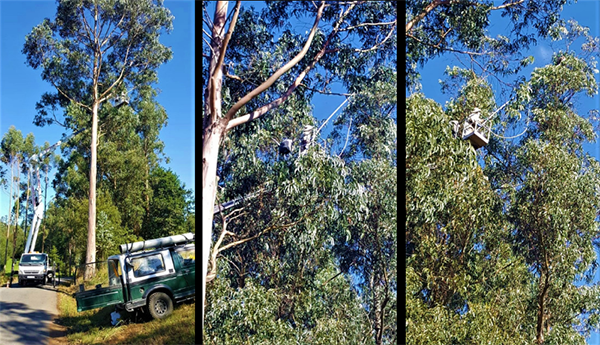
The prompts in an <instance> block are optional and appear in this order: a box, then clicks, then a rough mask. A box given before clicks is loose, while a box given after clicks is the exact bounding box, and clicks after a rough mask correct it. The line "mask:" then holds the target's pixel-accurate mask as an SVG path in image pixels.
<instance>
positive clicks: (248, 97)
mask: <svg viewBox="0 0 600 345" xmlns="http://www.w3.org/2000/svg"><path fill="white" fill-rule="evenodd" d="M356 4H357V3H353V4H351V5H350V7H348V9H347V10H346V11H345V12H343V13H342V15H341V16H340V18H339V20H338V21H337V22H336V24H335V25H334V27H333V30H332V31H331V33H330V34H329V36H328V37H327V41H326V42H325V43H324V44H323V48H321V51H319V53H317V55H316V56H315V58H314V60H313V61H312V62H311V63H310V64H309V65H308V66H307V67H306V68H305V69H304V70H303V71H302V73H300V74H299V75H298V77H297V78H296V79H295V80H294V82H293V83H292V84H291V85H290V86H289V87H288V90H287V91H286V93H285V94H284V95H283V96H282V97H280V98H278V99H276V100H275V101H273V102H271V103H269V104H267V105H264V106H262V107H260V108H258V109H256V110H255V111H254V112H252V113H251V114H247V115H243V116H240V117H238V118H235V119H232V118H233V116H234V115H235V113H236V112H237V111H238V110H239V108H241V107H242V106H243V105H244V104H246V103H247V102H249V101H250V100H251V99H252V98H254V97H255V96H256V95H258V94H260V93H261V92H262V91H264V90H266V89H267V88H268V87H270V86H271V85H272V84H273V83H274V82H275V80H277V79H278V78H279V76H281V75H282V74H283V73H285V72H287V71H288V70H289V69H290V68H292V67H293V66H294V65H295V64H296V63H298V62H299V61H300V60H301V59H302V58H303V57H304V55H305V54H306V52H307V51H308V48H309V47H310V43H311V41H312V39H313V37H314V34H315V31H316V28H317V26H318V24H319V20H320V18H321V15H322V12H323V8H324V6H325V3H324V2H322V3H321V7H320V8H319V11H318V12H317V17H316V18H315V24H314V26H313V28H312V30H311V32H310V34H309V37H308V39H307V42H306V43H305V46H304V48H303V49H302V51H300V53H299V54H298V55H296V57H294V59H292V60H291V61H290V62H288V63H287V64H286V65H285V66H283V67H282V68H280V69H279V70H278V71H277V72H275V74H273V75H272V76H271V77H270V78H269V79H267V81H265V82H264V83H262V84H261V85H260V86H259V87H258V88H256V89H254V90H253V91H252V92H250V93H249V94H247V95H246V96H244V97H243V98H242V99H241V100H240V101H238V103H236V104H235V105H234V106H233V107H232V108H231V109H229V111H228V112H227V114H226V115H225V118H226V119H227V127H226V129H225V130H226V131H228V130H230V129H232V128H234V127H235V126H238V125H240V124H242V123H246V122H248V121H251V120H253V119H255V118H258V117H260V116H262V115H264V114H265V113H267V112H268V111H269V110H271V109H273V108H275V107H277V106H279V105H281V104H282V103H283V102H285V101H286V100H287V99H288V97H289V96H290V95H291V94H292V92H293V91H294V90H295V89H296V87H298V85H300V83H301V82H302V79H304V77H305V76H306V74H307V73H308V72H309V71H310V70H311V69H312V68H313V67H314V66H315V65H316V63H317V62H318V61H319V60H320V59H321V58H322V57H323V55H324V54H325V52H326V51H327V47H328V46H329V42H330V41H331V39H332V38H333V37H334V36H335V35H336V34H337V32H338V30H339V26H340V24H341V23H342V21H343V19H344V18H345V17H346V16H347V15H348V13H350V11H351V10H352V8H353V7H354V6H355V5H356ZM238 105H239V106H238ZM236 106H237V107H236Z"/></svg>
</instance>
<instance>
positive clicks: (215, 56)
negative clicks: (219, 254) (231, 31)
mask: <svg viewBox="0 0 600 345" xmlns="http://www.w3.org/2000/svg"><path fill="white" fill-rule="evenodd" d="M227 7H228V2H227V1H219V2H218V3H217V6H216V8H215V16H214V21H213V23H214V25H213V28H212V42H211V46H212V50H211V51H212V52H213V53H211V57H210V66H209V75H210V76H211V79H210V80H209V82H208V90H207V93H206V99H205V103H206V108H205V113H204V118H203V119H202V129H203V132H202V272H201V274H202V275H201V276H200V277H201V279H202V289H201V298H200V300H201V301H202V318H201V322H202V325H204V306H205V305H206V275H207V273H208V258H209V256H210V253H209V252H210V243H211V240H212V223H213V206H214V202H215V196H216V191H217V183H216V178H217V158H218V157H219V143H220V141H221V136H222V135H223V133H224V131H225V127H226V124H225V126H224V125H223V124H221V122H220V121H221V100H222V97H221V86H222V83H223V72H222V71H221V70H216V68H217V65H218V61H219V56H220V52H221V44H222V42H223V37H224V36H225V21H226V19H227Z"/></svg>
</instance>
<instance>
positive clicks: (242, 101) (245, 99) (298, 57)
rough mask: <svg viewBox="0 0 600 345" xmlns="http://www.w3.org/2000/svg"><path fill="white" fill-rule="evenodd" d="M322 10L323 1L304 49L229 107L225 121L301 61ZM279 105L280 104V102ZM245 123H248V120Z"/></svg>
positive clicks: (312, 36) (308, 46)
mask: <svg viewBox="0 0 600 345" xmlns="http://www.w3.org/2000/svg"><path fill="white" fill-rule="evenodd" d="M324 8H325V1H322V2H321V6H320V7H319V10H318V11H317V16H316V18H315V23H314V24H313V27H312V29H311V30H310V34H309V35H308V38H307V40H306V43H305V44H304V47H303V48H302V50H301V51H300V52H299V53H298V54H297V55H296V56H295V57H294V58H293V59H292V60H290V61H289V62H288V63H287V64H285V65H284V66H283V67H281V68H280V69H279V70H277V71H276V72H275V73H274V74H273V75H272V76H271V77H269V79H267V80H266V81H265V82H264V83H262V84H261V85H259V86H258V87H257V88H256V89H254V90H252V91H251V92H250V93H248V94H247V95H245V96H244V97H242V99H240V100H239V101H238V102H237V103H236V104H234V105H233V106H232V107H231V109H229V111H228V112H227V114H226V115H225V119H226V121H231V119H233V116H234V115H235V114H236V113H237V112H238V110H239V109H240V108H241V107H243V106H244V105H245V104H246V103H248V102H249V101H250V100H251V99H252V98H254V97H256V96H258V95H259V94H261V93H262V92H263V91H265V90H266V89H267V88H269V87H270V86H271V85H273V83H275V81H276V80H277V79H279V77H280V76H281V75H283V74H284V73H285V72H287V71H289V70H290V69H291V68H292V67H294V66H295V65H296V64H297V63H298V62H300V60H302V58H303V57H304V56H305V55H306V53H307V52H308V49H309V48H310V44H311V43H312V40H313V38H314V37H315V34H316V32H317V28H318V25H319V21H320V20H321V16H322V15H323V9H324ZM279 104H281V102H280V103H279ZM269 109H270V108H269ZM236 120H238V119H236ZM246 121H248V119H247V120H246ZM246 121H243V122H246ZM243 122H240V121H238V123H237V124H236V125H234V126H230V124H228V125H227V128H228V129H229V128H233V127H235V126H237V125H238V124H240V123H243Z"/></svg>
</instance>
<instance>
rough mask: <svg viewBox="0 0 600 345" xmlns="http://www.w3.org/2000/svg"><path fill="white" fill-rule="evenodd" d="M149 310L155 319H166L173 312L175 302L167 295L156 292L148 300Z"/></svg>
mask: <svg viewBox="0 0 600 345" xmlns="http://www.w3.org/2000/svg"><path fill="white" fill-rule="evenodd" d="M147 308H148V312H149V313H150V316H152V318H153V319H156V320H160V319H164V318H165V317H167V316H169V315H170V314H171V313H172V312H173V301H172V300H171V298H170V297H169V295H167V294H166V293H164V292H155V293H153V294H152V295H150V297H149V298H148V307H147Z"/></svg>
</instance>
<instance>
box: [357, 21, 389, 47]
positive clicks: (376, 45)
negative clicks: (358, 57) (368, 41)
mask: <svg viewBox="0 0 600 345" xmlns="http://www.w3.org/2000/svg"><path fill="white" fill-rule="evenodd" d="M395 27H396V25H394V26H392V29H391V30H390V32H389V33H388V34H387V36H386V37H385V39H384V40H383V41H381V42H379V43H377V44H375V45H374V46H372V47H371V48H369V49H354V51H356V52H359V53H365V52H369V51H371V50H375V49H377V47H379V46H380V45H382V44H384V43H385V41H387V40H388V39H390V37H392V34H393V33H394V28H395Z"/></svg>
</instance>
